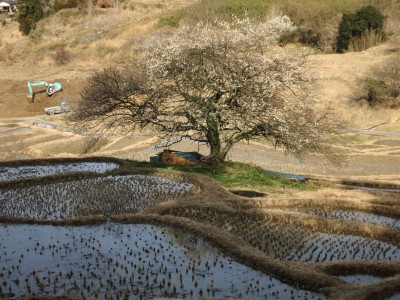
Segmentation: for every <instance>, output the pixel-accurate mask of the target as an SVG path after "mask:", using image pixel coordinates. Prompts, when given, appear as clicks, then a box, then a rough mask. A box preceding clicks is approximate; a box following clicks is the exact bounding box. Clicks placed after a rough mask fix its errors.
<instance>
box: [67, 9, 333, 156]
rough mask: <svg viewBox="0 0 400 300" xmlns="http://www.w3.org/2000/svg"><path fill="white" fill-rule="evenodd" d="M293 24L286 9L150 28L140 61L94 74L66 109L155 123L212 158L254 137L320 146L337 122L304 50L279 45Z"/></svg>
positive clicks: (103, 118)
mask: <svg viewBox="0 0 400 300" xmlns="http://www.w3.org/2000/svg"><path fill="white" fill-rule="evenodd" d="M293 30H294V26H293V24H292V22H291V21H290V19H289V18H288V17H286V16H285V17H279V18H275V19H272V20H270V21H267V22H255V21H252V20H250V19H249V18H244V19H239V18H234V20H233V22H230V23H228V22H223V21H217V22H215V23H213V24H210V23H206V22H203V23H199V24H197V25H194V26H187V27H182V28H180V29H179V30H178V32H177V33H176V34H174V35H173V36H154V37H152V38H150V39H148V40H147V41H146V43H145V44H144V46H143V47H142V48H141V58H140V59H139V62H140V64H141V67H137V66H135V67H132V68H130V69H128V70H127V69H124V70H121V69H106V70H103V71H101V72H97V73H95V74H93V75H92V77H91V78H89V82H88V85H87V87H86V89H85V90H84V91H83V93H82V100H81V101H80V103H79V105H78V107H77V109H76V110H75V113H74V114H73V115H72V118H73V120H75V121H84V122H87V121H94V123H86V124H95V125H94V126H97V128H102V129H106V130H109V129H112V128H124V129H125V130H128V131H131V130H133V129H135V128H137V127H139V128H141V129H143V128H152V129H154V130H155V131H156V132H157V134H158V135H159V136H160V138H161V139H162V140H163V141H164V145H165V146H170V145H172V144H174V143H177V142H179V141H181V140H182V139H184V138H187V139H190V140H193V141H197V142H201V143H205V144H207V145H208V146H209V148H210V155H211V156H212V157H214V158H216V159H217V160H218V161H224V160H225V158H226V156H227V154H228V152H229V151H230V150H231V149H232V147H233V146H234V145H235V144H236V143H237V142H239V141H242V140H250V139H256V138H264V139H267V140H269V141H270V142H272V143H273V144H274V145H275V146H277V147H283V148H284V149H285V150H286V151H287V152H288V153H291V154H294V155H296V156H300V155H301V154H303V153H305V152H308V151H323V150H324V149H326V148H327V145H328V144H327V139H326V137H327V135H329V134H330V133H332V132H333V131H334V130H333V129H334V128H333V123H332V122H331V120H330V119H329V118H328V116H327V114H321V113H318V112H317V111H316V110H315V109H314V107H315V99H316V98H315V95H314V92H315V89H314V87H313V78H312V77H311V76H310V75H309V74H308V72H307V67H306V61H307V53H304V52H300V53H299V52H296V53H292V54H290V53H288V51H285V50H284V49H282V48H281V47H279V39H280V38H281V37H282V36H283V35H286V34H289V33H290V32H292V31H293ZM138 70H143V72H138Z"/></svg>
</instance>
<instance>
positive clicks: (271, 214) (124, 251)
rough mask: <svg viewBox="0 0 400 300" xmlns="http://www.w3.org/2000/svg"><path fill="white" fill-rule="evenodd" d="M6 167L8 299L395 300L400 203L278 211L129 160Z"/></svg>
mask: <svg viewBox="0 0 400 300" xmlns="http://www.w3.org/2000/svg"><path fill="white" fill-rule="evenodd" d="M0 170H3V172H2V173H0V182H1V183H2V184H1V185H0V220H1V221H2V224H1V225H0V298H8V297H18V296H34V295H66V294H68V295H71V296H74V297H77V298H78V299H87V298H100V299H153V298H155V297H173V298H190V299H203V298H219V297H234V298H246V299H248V298H250V299H324V298H325V297H327V298H329V297H333V298H335V299H336V298H339V299H340V298H341V296H342V293H343V295H344V296H346V297H353V298H354V299H357V297H358V296H351V295H353V294H352V293H356V294H354V295H362V296H363V297H364V296H365V297H366V298H368V297H369V298H374V295H376V293H377V290H378V291H379V293H380V295H382V297H381V298H385V297H386V298H388V299H397V298H398V293H399V292H400V289H399V286H400V284H399V282H400V232H399V230H400V229H399V222H400V218H397V217H395V215H396V214H395V212H396V210H398V208H397V206H396V204H395V203H396V202H393V199H395V198H393V199H389V200H388V201H389V202H388V207H390V209H391V210H392V211H393V212H394V213H393V216H394V217H390V218H389V217H384V216H383V215H382V212H381V211H380V209H382V207H384V205H385V204H384V202H382V201H381V202H380V203H379V206H376V207H375V206H374V203H370V204H369V205H370V211H365V212H357V211H354V210H348V211H347V210H345V209H337V210H333V209H330V210H325V209H321V208H320V207H319V206H316V207H315V208H314V207H312V206H310V202H308V203H307V205H305V206H304V207H301V205H299V207H296V208H293V207H286V208H282V206H279V207H274V206H273V205H271V203H269V202H268V201H269V198H270V196H265V197H262V198H253V199H251V198H246V197H247V196H248V195H250V196H251V195H253V194H252V193H250V194H247V193H246V194H243V193H237V194H239V196H236V195H234V194H233V193H230V192H228V191H227V190H225V189H222V188H221V187H219V186H218V185H217V184H216V183H215V182H213V181H212V180H210V179H208V178H206V177H204V176H201V175H194V174H192V175H183V174H182V173H176V172H170V171H168V170H164V171H156V170H154V172H151V173H149V174H139V173H137V174H135V173H132V172H133V169H129V168H128V169H127V165H126V162H122V161H116V162H115V163H114V162H111V163H110V162H82V161H80V162H76V163H71V162H63V163H60V162H55V163H47V164H41V165H40V164H39V165H37V166H32V165H29V164H28V165H23V166H12V167H10V166H7V167H0ZM127 170H129V171H127ZM110 171H112V172H110ZM107 172H108V173H107ZM53 175H57V176H53ZM36 177H39V178H40V179H39V180H38V179H36ZM210 191H212V192H210ZM395 196H396V194H394V193H393V197H395ZM272 203H273V202H272ZM382 203H383V204H382ZM263 205H264V206H263ZM389 205H390V206H389ZM266 207H267V208H266ZM385 209H386V211H387V208H385ZM10 222H17V223H22V224H12V223H10ZM44 224H46V225H44ZM71 224H75V226H71ZM76 224H79V226H77V225H76ZM94 224H96V225H94ZM360 283H361V284H362V285H360ZM378 283H379V286H377V284H378ZM357 293H358V294H357ZM396 297H397V298H396Z"/></svg>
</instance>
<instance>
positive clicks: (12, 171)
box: [0, 162, 119, 182]
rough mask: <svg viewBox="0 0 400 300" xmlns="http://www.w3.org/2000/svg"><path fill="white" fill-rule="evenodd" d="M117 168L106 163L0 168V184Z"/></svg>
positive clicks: (117, 166) (116, 165)
mask: <svg viewBox="0 0 400 300" xmlns="http://www.w3.org/2000/svg"><path fill="white" fill-rule="evenodd" d="M118 168H119V165H118V164H116V163H108V162H75V163H63V164H54V165H35V166H18V167H0V182H5V181H11V180H21V179H28V178H37V177H45V176H51V175H57V174H69V173H76V172H94V173H106V172H108V171H112V170H115V169H118Z"/></svg>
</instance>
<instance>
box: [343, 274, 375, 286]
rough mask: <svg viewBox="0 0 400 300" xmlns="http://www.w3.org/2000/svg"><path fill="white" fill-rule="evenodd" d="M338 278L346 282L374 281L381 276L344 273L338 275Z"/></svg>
mask: <svg viewBox="0 0 400 300" xmlns="http://www.w3.org/2000/svg"><path fill="white" fill-rule="evenodd" d="M339 278H340V279H342V280H344V281H345V282H347V283H365V284H366V283H374V282H379V281H381V280H382V278H381V277H378V276H373V275H361V274H356V275H346V276H339Z"/></svg>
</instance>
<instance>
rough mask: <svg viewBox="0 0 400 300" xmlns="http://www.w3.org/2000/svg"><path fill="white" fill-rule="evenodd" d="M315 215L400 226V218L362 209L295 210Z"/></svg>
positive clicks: (394, 226)
mask: <svg viewBox="0 0 400 300" xmlns="http://www.w3.org/2000/svg"><path fill="white" fill-rule="evenodd" d="M295 211H299V212H303V213H307V214H311V215H314V216H318V217H322V218H330V219H341V220H345V221H357V222H363V223H371V224H374V225H379V226H388V227H393V228H400V220H398V219H395V218H390V217H386V216H380V215H376V214H372V213H365V212H360V211H346V210H332V211H324V210H312V209H301V210H295Z"/></svg>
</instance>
